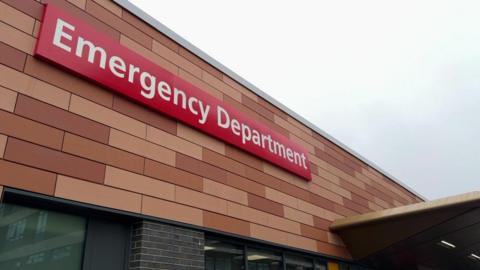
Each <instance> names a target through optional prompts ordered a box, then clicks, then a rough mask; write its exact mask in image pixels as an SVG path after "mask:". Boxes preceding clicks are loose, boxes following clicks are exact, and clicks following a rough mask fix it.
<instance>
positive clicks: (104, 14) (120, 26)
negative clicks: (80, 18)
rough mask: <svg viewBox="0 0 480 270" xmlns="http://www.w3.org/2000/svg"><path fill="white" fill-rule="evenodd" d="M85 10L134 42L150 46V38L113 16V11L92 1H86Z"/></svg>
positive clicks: (146, 46) (149, 47)
mask: <svg viewBox="0 0 480 270" xmlns="http://www.w3.org/2000/svg"><path fill="white" fill-rule="evenodd" d="M85 10H86V11H87V12H88V13H90V14H91V15H92V16H94V17H95V18H99V19H100V20H101V21H103V22H104V23H106V24H108V25H110V26H111V27H113V28H114V29H116V30H118V31H120V32H121V33H123V34H125V35H126V36H128V37H130V38H131V39H133V40H135V41H136V42H138V43H140V44H142V46H144V47H145V48H148V49H151V48H152V38H151V37H149V36H147V35H146V34H144V33H143V32H141V31H140V30H138V29H136V28H135V27H133V26H132V25H130V24H129V23H127V22H125V21H123V20H122V19H121V18H119V17H117V16H115V15H114V14H113V13H111V12H109V11H107V10H106V9H105V8H103V7H102V6H100V5H98V4H97V3H95V2H93V1H88V2H87V6H86V8H85Z"/></svg>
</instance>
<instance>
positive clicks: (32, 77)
mask: <svg viewBox="0 0 480 270" xmlns="http://www.w3.org/2000/svg"><path fill="white" fill-rule="evenodd" d="M44 2H47V1H44ZM48 2H55V3H57V5H60V6H61V7H63V8H64V9H66V10H68V11H69V12H71V13H73V14H74V15H75V16H77V17H80V18H81V19H83V20H85V21H87V22H88V23H91V24H93V25H94V26H95V27H96V28H97V29H99V30H100V31H102V32H104V33H105V34H106V35H109V36H111V37H112V38H114V39H115V40H117V41H118V42H120V43H121V44H123V45H124V46H126V47H128V48H130V49H132V50H134V51H136V52H138V53H140V54H142V55H144V56H146V57H147V58H149V59H151V60H152V61H154V62H155V63H157V64H158V65H160V66H162V67H164V68H166V69H168V70H169V71H171V72H173V73H175V74H176V75H178V76H180V77H181V78H183V79H185V80H187V81H189V82H191V83H192V84H194V85H196V86H198V87H200V88H201V89H203V90H205V91H207V92H208V93H210V94H211V95H214V96H216V97H217V98H219V99H222V100H224V101H225V102H228V103H229V104H231V105H232V106H234V107H236V108H237V109H239V110H241V111H243V112H244V113H246V114H248V115H249V116H250V117H252V118H253V119H255V120H257V121H259V122H261V123H263V124H265V125H268V126H269V127H270V128H272V129H274V130H276V131H278V132H280V133H282V134H284V135H285V136H288V137H289V138H290V139H291V140H293V141H295V142H297V143H299V144H301V145H303V146H304V147H305V148H306V149H308V151H309V152H310V156H309V158H310V161H311V165H312V172H313V174H312V177H313V180H312V181H311V182H306V181H304V180H303V179H300V178H298V177H296V176H294V175H292V174H289V173H287V172H286V171H283V170H282V169H280V168H277V167H275V166H273V165H271V164H269V163H266V162H263V161H262V160H260V159H258V158H256V157H253V156H251V155H248V154H246V153H244V152H242V151H241V150H239V149H236V148H234V147H231V146H229V145H227V144H225V143H223V142H221V141H218V140H215V139H213V138H211V137H208V136H206V135H204V134H202V133H200V132H198V131H196V130H193V129H191V128H189V127H187V126H185V125H183V124H181V123H178V122H176V121H175V120H173V119H171V118H168V117H165V116H163V115H160V114H158V113H155V112H153V111H150V110H147V109H145V108H143V107H142V106H140V105H137V104H134V103H132V102H130V101H128V100H126V99H124V98H122V97H120V96H118V95H115V94H113V93H111V92H109V91H107V90H105V89H102V88H101V87H98V86H96V85H94V84H92V83H89V82H87V81H84V80H82V79H80V78H78V77H76V76H74V75H72V74H70V73H68V72H65V71H63V70H61V69H58V68H56V67H54V66H52V65H49V64H47V63H45V62H41V61H39V60H37V59H35V58H33V57H32V52H33V47H34V44H35V41H36V36H37V34H38V29H39V26H40V23H41V22H40V20H41V14H42V10H43V4H42V3H40V1H34V0H23V1H17V0H1V2H0V10H1V16H0V20H1V21H0V52H1V53H0V61H1V65H0V187H1V186H2V185H3V186H5V187H14V188H19V189H24V190H29V191H33V192H39V193H43V194H48V195H52V196H57V197H61V198H66V199H71V200H76V201H80V202H85V203H90V204H96V205H101V206H106V207H111V208H116V209H121V210H126V211H131V212H136V213H142V214H145V215H150V216H155V217H162V218H166V219H171V220H175V221H180V222H186V223H189V224H195V225H199V226H205V227H209V228H213V229H217V230H221V231H226V232H229V233H234V234H238V235H242V236H249V237H254V238H258V239H262V240H266V241H272V242H276V243H280V244H284V245H287V246H292V247H296V248H301V249H306V250H310V251H316V252H320V253H324V254H330V255H335V256H340V257H347V258H348V257H349V254H348V251H347V250H346V249H345V247H344V245H343V244H342V241H341V240H340V239H339V238H338V237H337V236H336V235H334V234H332V233H330V232H329V231H328V226H329V224H330V222H331V221H332V220H334V219H337V218H341V217H344V216H349V215H355V214H359V213H365V212H370V211H374V210H379V209H384V208H389V207H394V206H397V205H404V204H410V203H413V202H417V201H420V199H419V198H417V197H415V196H414V195H413V194H411V193H409V192H408V191H407V190H405V189H403V188H402V187H401V186H399V185H398V184H396V183H394V182H393V181H391V180H390V179H388V178H386V177H385V176H383V175H382V174H380V173H379V172H377V171H376V170H374V169H373V168H371V167H369V166H368V165H366V164H364V163H362V162H361V161H359V160H358V159H356V158H355V157H353V156H352V155H350V154H348V153H347V152H345V151H344V150H342V149H341V148H339V147H337V146H336V145H334V144H332V143H331V142H330V141H328V140H326V139H325V138H323V137H322V136H321V135H319V134H317V133H315V132H314V131H312V130H311V129H309V128H308V127H305V126H304V125H302V124H301V123H299V122H297V121H296V120H295V119H293V118H292V117H290V116H289V115H287V114H286V113H284V112H283V111H281V110H279V109H278V108H276V107H274V106H272V105H271V104H269V103H268V102H267V101H265V100H263V99H262V98H260V97H259V96H257V95H256V94H254V93H253V92H251V91H249V90H248V89H246V88H244V87H243V86H241V85H240V84H238V83H236V82H235V81H234V80H232V79H231V78H229V77H227V76H226V75H224V74H223V73H222V72H220V71H219V70H217V69H215V68H214V67H212V66H210V65H209V64H207V63H206V62H204V61H203V60H201V59H199V58H198V57H196V56H195V55H193V54H192V53H190V52H189V51H188V50H186V49H184V48H183V47H181V46H179V45H178V44H177V43H175V42H174V41H172V40H170V39H169V38H168V37H166V36H164V35H163V34H162V33H159V32H157V31H156V30H155V29H153V28H151V27H149V26H148V25H147V24H145V23H144V22H142V21H141V20H139V19H138V18H136V17H135V16H133V15H132V14H130V13H129V12H128V11H126V10H123V9H122V8H120V7H119V6H117V5H116V4H114V3H112V2H109V1H100V0H95V1H92V0H69V1H62V0H55V1H54V0H51V1H48ZM0 190H1V188H0Z"/></svg>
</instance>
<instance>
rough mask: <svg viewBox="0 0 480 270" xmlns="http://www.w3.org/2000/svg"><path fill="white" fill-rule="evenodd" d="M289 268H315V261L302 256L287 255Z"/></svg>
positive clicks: (286, 261) (292, 269)
mask: <svg viewBox="0 0 480 270" xmlns="http://www.w3.org/2000/svg"><path fill="white" fill-rule="evenodd" d="M285 263H286V265H287V270H313V261H312V260H311V259H308V258H304V257H300V256H292V255H286V256H285Z"/></svg>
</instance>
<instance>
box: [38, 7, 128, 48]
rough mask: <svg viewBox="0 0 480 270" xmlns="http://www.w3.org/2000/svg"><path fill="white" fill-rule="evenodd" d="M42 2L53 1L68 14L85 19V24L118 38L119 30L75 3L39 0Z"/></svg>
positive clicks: (115, 38)
mask: <svg viewBox="0 0 480 270" xmlns="http://www.w3.org/2000/svg"><path fill="white" fill-rule="evenodd" d="M41 1H42V3H53V4H55V5H56V6H58V7H59V8H61V9H63V10H65V11H66V12H68V13H69V14H72V15H73V16H74V17H76V18H79V19H80V20H82V21H85V22H86V23H87V24H90V25H91V26H92V27H93V28H95V30H97V31H100V32H102V33H104V34H106V35H108V36H109V37H111V38H113V39H114V40H117V41H118V40H120V32H118V31H117V30H115V29H114V28H112V27H110V26H109V25H107V24H105V23H104V22H102V21H101V20H100V19H99V18H100V17H96V16H95V15H93V16H91V15H89V14H88V13H86V12H85V11H84V10H82V9H79V8H78V7H76V6H75V5H73V4H71V3H69V2H67V1H65V0H41Z"/></svg>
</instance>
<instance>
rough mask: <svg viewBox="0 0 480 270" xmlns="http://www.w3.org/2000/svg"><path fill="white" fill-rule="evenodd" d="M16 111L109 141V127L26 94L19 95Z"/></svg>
mask: <svg viewBox="0 0 480 270" xmlns="http://www.w3.org/2000/svg"><path fill="white" fill-rule="evenodd" d="M15 113H16V114H18V115H21V116H24V117H27V118H30V119H32V120H35V121H38V122H41V123H44V124H47V125H50V126H53V127H56V128H60V129H63V130H66V131H68V132H71V133H75V134H77V135H80V136H83V137H86V138H89V139H92V140H95V141H98V142H101V143H108V136H109V134H110V128H109V127H107V126H104V125H102V124H99V123H97V122H94V121H92V120H90V119H87V118H84V117H81V116H78V115H76V114H73V113H71V112H68V111H65V110H62V109H60V108H57V107H54V106H51V105H49V104H46V103H43V102H41V101H38V100H35V99H33V98H30V97H27V96H24V95H19V97H18V100H17V105H16V106H15Z"/></svg>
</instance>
